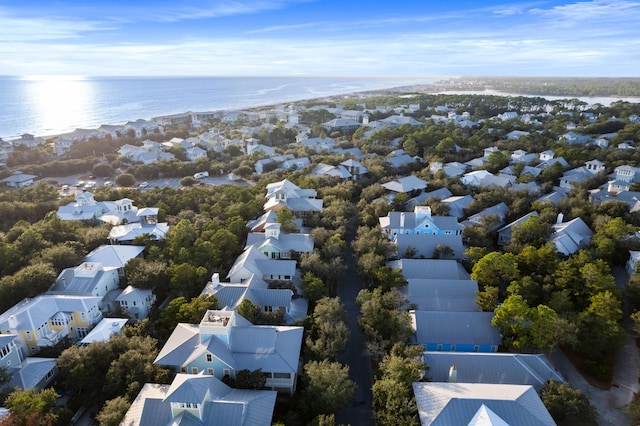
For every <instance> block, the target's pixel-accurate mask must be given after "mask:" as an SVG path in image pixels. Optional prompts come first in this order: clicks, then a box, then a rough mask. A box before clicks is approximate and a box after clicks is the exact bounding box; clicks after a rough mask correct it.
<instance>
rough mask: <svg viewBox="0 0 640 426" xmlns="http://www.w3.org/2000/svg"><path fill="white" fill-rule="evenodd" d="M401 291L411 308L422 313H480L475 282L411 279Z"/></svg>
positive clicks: (476, 283)
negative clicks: (413, 307)
mask: <svg viewBox="0 0 640 426" xmlns="http://www.w3.org/2000/svg"><path fill="white" fill-rule="evenodd" d="M400 291H401V292H402V294H403V295H404V296H405V297H406V298H407V300H408V301H409V304H410V305H411V306H415V308H416V309H418V310H421V311H452V312H477V311H480V308H479V307H478V305H477V304H476V297H477V294H476V293H477V292H478V282H477V281H475V280H464V279H433V278H431V279H424V278H411V279H409V280H407V285H406V286H404V287H401V288H400Z"/></svg>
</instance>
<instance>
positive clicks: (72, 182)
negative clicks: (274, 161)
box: [46, 174, 253, 195]
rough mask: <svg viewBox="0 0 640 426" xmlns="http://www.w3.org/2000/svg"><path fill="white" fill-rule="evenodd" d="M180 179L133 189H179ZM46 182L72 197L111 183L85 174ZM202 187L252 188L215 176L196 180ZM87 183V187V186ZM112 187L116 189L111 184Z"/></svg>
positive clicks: (170, 179) (249, 184) (165, 180)
mask: <svg viewBox="0 0 640 426" xmlns="http://www.w3.org/2000/svg"><path fill="white" fill-rule="evenodd" d="M180 179H182V178H177V177H175V178H160V179H149V180H146V181H144V182H147V183H148V185H147V186H146V187H144V188H140V186H139V185H140V183H142V182H143V181H139V182H137V183H136V186H135V188H136V189H139V190H141V191H148V190H150V189H153V188H174V189H178V188H181V186H180ZM46 180H48V181H56V182H57V183H58V185H59V186H60V187H63V186H64V185H67V187H68V189H67V190H66V191H64V193H63V194H62V195H74V194H75V193H77V192H78V191H81V190H87V191H91V190H93V189H94V188H97V187H100V186H103V185H104V184H105V182H113V179H111V178H92V177H89V176H88V175H87V174H76V175H71V176H66V177H58V178H50V179H46ZM198 180H199V182H201V183H202V184H204V185H240V186H252V185H253V183H252V182H247V181H245V180H230V179H229V178H228V177H227V176H226V175H224V176H216V177H205V178H202V179H198ZM87 183H89V186H87ZM112 187H114V188H115V187H116V186H115V184H113V186H112Z"/></svg>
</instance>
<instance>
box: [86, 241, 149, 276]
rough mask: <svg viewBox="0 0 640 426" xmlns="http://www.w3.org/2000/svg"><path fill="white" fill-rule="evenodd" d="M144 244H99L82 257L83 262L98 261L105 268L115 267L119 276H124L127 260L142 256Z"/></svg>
mask: <svg viewBox="0 0 640 426" xmlns="http://www.w3.org/2000/svg"><path fill="white" fill-rule="evenodd" d="M143 251H144V246H129V245H127V246H120V245H115V246H114V245H101V246H100V247H97V248H95V249H93V250H92V251H91V252H89V254H87V255H86V256H85V257H84V261H85V262H94V263H100V264H102V266H103V267H105V268H116V270H117V271H118V275H119V276H120V278H123V277H124V276H125V274H124V267H125V265H126V264H127V262H128V261H130V260H131V259H135V258H142V253H143Z"/></svg>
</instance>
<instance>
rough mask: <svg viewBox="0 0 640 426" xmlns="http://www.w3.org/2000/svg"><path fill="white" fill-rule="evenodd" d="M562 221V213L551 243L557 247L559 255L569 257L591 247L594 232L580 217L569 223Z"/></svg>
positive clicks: (555, 225) (550, 240)
mask: <svg viewBox="0 0 640 426" xmlns="http://www.w3.org/2000/svg"><path fill="white" fill-rule="evenodd" d="M562 219H563V215H562V213H560V214H558V220H557V222H556V223H555V224H554V225H553V226H552V227H553V233H552V234H551V236H550V237H549V242H551V243H553V244H554V245H555V246H556V250H557V252H558V253H562V254H563V255H565V256H569V255H570V254H573V253H575V252H577V251H578V250H580V249H582V248H585V247H587V246H588V245H589V243H590V242H591V237H592V236H593V231H592V230H591V228H589V227H588V226H587V224H586V223H584V221H583V220H582V219H581V218H579V217H577V218H575V219H573V220H570V221H568V222H563V221H562Z"/></svg>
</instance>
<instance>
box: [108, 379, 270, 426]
mask: <svg viewBox="0 0 640 426" xmlns="http://www.w3.org/2000/svg"><path fill="white" fill-rule="evenodd" d="M276 396H277V392H274V391H269V390H253V389H234V388H231V387H229V386H227V385H226V384H224V383H223V382H222V381H221V380H219V379H218V378H216V377H214V376H212V375H206V374H198V375H193V374H177V375H176V376H175V378H174V379H173V382H172V383H171V384H170V385H161V384H155V383H145V385H144V386H143V388H142V389H141V390H140V393H138V396H137V397H136V399H135V400H134V401H133V403H132V404H131V406H130V407H129V410H128V411H127V413H126V414H125V416H124V419H123V420H122V422H121V423H120V424H121V425H123V426H172V425H179V424H180V425H187V424H189V425H215V424H221V425H222V424H224V425H225V426H269V425H271V421H272V418H273V411H274V408H275V403H276Z"/></svg>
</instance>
